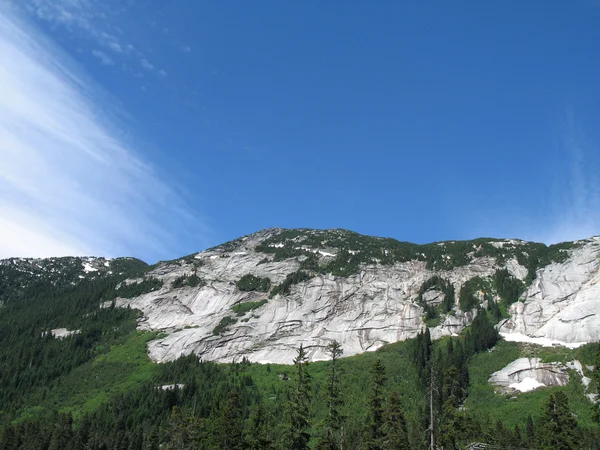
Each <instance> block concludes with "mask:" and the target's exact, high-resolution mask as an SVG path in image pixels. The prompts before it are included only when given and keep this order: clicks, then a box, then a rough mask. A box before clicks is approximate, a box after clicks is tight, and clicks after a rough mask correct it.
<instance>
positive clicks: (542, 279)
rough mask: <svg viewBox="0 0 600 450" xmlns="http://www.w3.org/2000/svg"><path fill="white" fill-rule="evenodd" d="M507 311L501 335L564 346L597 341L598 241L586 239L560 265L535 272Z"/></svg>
mask: <svg viewBox="0 0 600 450" xmlns="http://www.w3.org/2000/svg"><path fill="white" fill-rule="evenodd" d="M524 299H525V301H524V302H517V303H515V304H514V305H512V307H511V308H510V316H511V317H510V319H508V320H506V321H505V322H504V323H503V324H502V325H501V326H500V331H501V332H503V333H519V334H522V335H526V336H529V337H533V338H546V339H549V340H552V341H557V342H564V343H585V342H592V341H598V340H599V339H600V238H599V237H595V238H591V239H588V240H587V241H585V243H584V244H583V245H582V246H581V247H579V248H576V249H573V250H572V251H571V252H570V255H569V258H568V259H567V260H566V261H564V262H562V263H552V264H549V265H548V266H546V267H544V268H542V269H540V270H538V272H537V277H536V279H535V280H534V281H533V283H532V284H531V286H529V288H528V289H527V291H526V292H525V294H524Z"/></svg>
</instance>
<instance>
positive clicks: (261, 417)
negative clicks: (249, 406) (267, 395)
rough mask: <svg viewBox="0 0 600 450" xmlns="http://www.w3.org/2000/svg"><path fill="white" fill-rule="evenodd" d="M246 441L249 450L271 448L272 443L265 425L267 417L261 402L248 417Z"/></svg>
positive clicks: (267, 449) (266, 424)
mask: <svg viewBox="0 0 600 450" xmlns="http://www.w3.org/2000/svg"><path fill="white" fill-rule="evenodd" d="M248 441H249V445H248V448H249V450H270V449H272V448H273V442H272V439H271V435H270V432H269V426H268V423H267V415H266V411H265V407H264V405H263V404H262V402H261V403H259V404H258V406H257V407H256V410H255V411H254V413H253V414H252V416H251V417H250V431H249V433H248Z"/></svg>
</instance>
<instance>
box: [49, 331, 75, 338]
mask: <svg viewBox="0 0 600 450" xmlns="http://www.w3.org/2000/svg"><path fill="white" fill-rule="evenodd" d="M50 333H51V334H52V336H54V337H55V338H57V339H63V338H66V337H68V336H71V335H73V334H79V333H81V330H67V329H66V328H55V329H54V330H50Z"/></svg>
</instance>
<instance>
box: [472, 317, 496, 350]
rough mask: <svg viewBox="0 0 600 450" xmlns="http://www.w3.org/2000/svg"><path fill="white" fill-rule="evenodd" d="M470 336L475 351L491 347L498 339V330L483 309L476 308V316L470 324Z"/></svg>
mask: <svg viewBox="0 0 600 450" xmlns="http://www.w3.org/2000/svg"><path fill="white" fill-rule="evenodd" d="M471 338H472V344H473V350H474V351H475V353H478V352H481V351H483V350H487V349H490V348H492V347H493V346H494V345H496V342H498V339H500V335H499V334H498V331H497V330H496V329H495V328H494V325H492V323H491V322H490V321H489V319H488V317H487V313H486V312H485V310H484V309H482V308H479V309H478V310H477V316H475V319H473V323H472V324H471Z"/></svg>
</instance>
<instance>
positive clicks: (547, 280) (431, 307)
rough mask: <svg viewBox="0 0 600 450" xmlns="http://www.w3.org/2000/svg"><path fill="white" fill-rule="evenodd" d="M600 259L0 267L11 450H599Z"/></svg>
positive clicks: (242, 246) (310, 253) (305, 241)
mask: <svg viewBox="0 0 600 450" xmlns="http://www.w3.org/2000/svg"><path fill="white" fill-rule="evenodd" d="M599 246H600V239H598V238H590V239H586V240H581V241H576V242H569V243H562V244H558V245H553V246H546V245H543V244H539V243H532V242H526V241H521V240H515V239H488V238H483V239H476V240H472V241H449V242H437V243H432V244H426V245H417V244H411V243H407V242H399V241H396V240H394V239H383V238H376V237H370V236H362V235H359V234H357V233H353V232H350V231H346V230H308V229H301V230H283V229H268V230H263V231H260V232H258V233H254V234H251V235H248V236H244V237H242V238H239V239H236V240H234V241H231V242H228V243H225V244H222V245H220V246H217V247H214V248H211V249H208V250H206V251H204V252H200V253H197V254H192V255H188V256H185V257H183V258H180V259H177V260H173V261H162V262H159V263H157V264H154V265H148V264H146V263H144V262H143V261H140V260H137V259H135V258H115V259H109V258H94V257H84V258H81V257H71V258H49V259H27V258H11V259H6V260H2V261H0V405H2V408H0V449H4V448H11V449H12V448H15V449H16V448H27V449H40V450H41V449H44V450H48V449H53V450H54V449H79V448H82V449H83V448H90V449H109V448H123V449H132V450H142V449H158V448H173V449H182V448H201V449H207V450H208V449H210V450H215V449H225V448H227V449H229V448H276V449H281V450H283V449H289V448H292V447H294V446H293V445H292V444H290V442H291V441H290V439H291V440H294V439H296V438H298V439H300V440H302V442H303V444H302V445H301V446H299V447H297V448H309V447H310V448H340V447H339V446H340V445H343V447H344V448H347V449H356V450H358V449H362V448H369V446H371V445H372V442H371V441H372V440H373V439H375V441H377V440H381V439H384V437H385V436H387V437H386V438H385V439H392V438H393V439H395V442H396V444H394V445H393V446H392V447H391V448H415V449H423V450H425V449H426V448H430V439H433V437H432V435H435V436H434V437H437V439H438V440H439V446H443V448H486V447H485V445H488V448H489V445H493V446H495V447H494V448H598V442H600V429H599V428H598V425H597V424H598V420H599V418H600V413H599V410H598V405H597V404H595V405H596V406H594V400H595V398H596V397H597V392H598V386H600V369H599V367H600V345H598V344H595V343H593V344H591V343H590V344H585V345H582V344H583V343H585V342H591V341H597V340H598V336H600V334H598V319H597V317H598V312H599V311H598V308H599V302H598V294H599V292H598V289H599V288H598V286H599V283H598V280H599V275H598V273H599V270H600V268H599V257H598V256H599V253H598V252H599V251H600V248H599ZM497 330H499V331H500V332H501V333H502V336H503V337H504V339H500V340H499V336H498V332H497ZM431 337H433V338H434V340H433V341H432V340H431V339H430V338H431ZM436 338H437V339H436ZM334 340H335V341H337V342H339V344H340V351H342V352H343V356H344V358H341V359H340V360H339V361H337V362H335V363H334V362H333V361H332V360H331V358H330V356H331V354H332V353H331V347H330V348H329V349H326V346H328V345H330V344H332V343H334ZM300 346H302V347H301V349H300V348H299V347H300ZM303 353H305V355H304V356H302V358H301V354H303ZM185 355H187V356H185ZM338 356H339V354H338ZM304 357H305V358H306V360H307V361H308V360H312V361H313V362H311V364H310V365H308V364H307V363H302V361H303V360H304V359H303V358H304ZM319 360H326V361H319ZM153 361H154V362H161V364H155V363H153ZM213 361H216V362H219V364H216V363H215V362H213ZM223 362H229V363H227V364H221V363H223ZM253 362H262V363H266V364H255V363H253ZM291 363H294V366H292V365H290V364H291ZM334 367H335V368H336V369H335V370H334ZM338 369H339V370H338ZM300 380H303V381H302V383H304V385H302V386H301V385H300V384H299V383H300ZM298 392H302V395H301V396H298V394H297V393H298ZM334 397H335V398H336V399H337V400H336V403H335V404H336V405H337V407H336V408H337V410H336V412H335V414H334V412H332V410H331V409H330V408H331V407H332V405H333V404H334V403H332V401H331V399H332V398H334ZM377 405H379V406H377ZM377 408H379V409H377ZM381 408H383V410H382V409H381ZM558 410H560V411H561V416H560V420H559V421H558V425H557V422H556V420H555V419H556V418H555V415H554V412H553V411H558ZM298 414H304V416H302V417H299V416H298ZM377 414H379V415H380V416H381V417H382V420H383V419H385V420H384V421H385V424H383V425H382V427H383V428H374V427H373V423H374V422H373V420H374V419H373V418H374V417H375V415H377ZM334 416H335V417H337V419H336V421H337V422H336V423H337V425H332V424H331V422H328V421H329V420H330V419H331V417H334ZM401 417H404V419H403V420H404V422H402V420H400V419H399V418H401ZM299 419H302V420H299ZM402 423H404V425H402ZM394 424H398V425H399V426H398V427H395V426H394ZM380 425H381V424H380ZM431 430H434V432H433V433H432V432H431ZM290 433H291V434H290ZM234 437H235V440H236V441H235V442H236V444H235V445H234V444H232V443H231V442H232V441H231V439H232V438H234ZM257 439H258V440H257ZM327 439H333V441H335V442H337V443H338V444H339V445H337V444H336V445H334V446H333V447H332V446H331V445H329V444H331V442H330V443H329V444H327V445H329V446H325V447H323V445H325V444H326V443H327V442H326V440H327ZM385 439H384V440H385ZM258 441H260V442H258ZM375 441H374V442H375ZM377 442H378V441H377ZM386 442H387V441H386ZM306 444H309V447H307V446H306ZM484 444H485V445H484ZM294 445H295V444H294ZM382 445H383V444H382ZM390 445H391V444H390ZM386 446H387V447H386ZM388 447H389V445H388V444H385V446H383V447H382V448H388ZM294 448H296V447H294Z"/></svg>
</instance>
